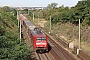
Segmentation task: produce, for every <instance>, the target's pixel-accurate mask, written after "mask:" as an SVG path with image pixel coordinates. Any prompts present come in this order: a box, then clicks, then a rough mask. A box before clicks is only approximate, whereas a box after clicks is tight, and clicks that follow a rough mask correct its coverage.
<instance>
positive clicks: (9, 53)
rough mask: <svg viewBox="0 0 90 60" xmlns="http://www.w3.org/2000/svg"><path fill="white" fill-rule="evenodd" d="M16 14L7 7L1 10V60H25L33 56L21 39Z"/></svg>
mask: <svg viewBox="0 0 90 60" xmlns="http://www.w3.org/2000/svg"><path fill="white" fill-rule="evenodd" d="M16 13H17V12H16V10H15V9H11V8H9V7H7V6H5V7H2V8H0V60H25V59H26V58H27V57H28V56H30V55H31V50H30V48H29V47H28V46H27V45H26V44H25V43H24V42H22V41H20V39H19V29H18V27H17V24H18V23H17V21H18V20H17V16H16ZM22 40H23V39H22Z"/></svg>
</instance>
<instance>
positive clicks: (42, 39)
mask: <svg viewBox="0 0 90 60" xmlns="http://www.w3.org/2000/svg"><path fill="white" fill-rule="evenodd" d="M36 40H46V38H36Z"/></svg>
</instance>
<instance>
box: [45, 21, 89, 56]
mask: <svg viewBox="0 0 90 60" xmlns="http://www.w3.org/2000/svg"><path fill="white" fill-rule="evenodd" d="M78 27H79V26H76V25H74V24H71V23H65V24H59V23H58V24H56V25H54V26H53V27H52V32H53V33H55V34H57V35H58V36H59V37H60V38H62V39H64V40H65V41H66V42H68V43H70V42H72V41H75V46H77V47H78V39H79V38H78V36H79V29H78ZM45 28H49V21H48V22H47V23H46V24H45ZM89 40H90V26H89V27H88V28H85V27H82V26H81V49H82V50H84V51H85V52H86V53H87V54H88V55H90V47H89V46H90V44H89V43H90V41H89Z"/></svg>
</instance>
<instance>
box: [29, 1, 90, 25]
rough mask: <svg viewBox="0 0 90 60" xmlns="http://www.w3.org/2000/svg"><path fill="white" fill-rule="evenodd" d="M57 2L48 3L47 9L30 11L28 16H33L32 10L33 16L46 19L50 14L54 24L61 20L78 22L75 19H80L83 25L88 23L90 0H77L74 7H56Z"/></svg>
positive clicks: (89, 18) (89, 23) (89, 21)
mask: <svg viewBox="0 0 90 60" xmlns="http://www.w3.org/2000/svg"><path fill="white" fill-rule="evenodd" d="M57 5H58V3H55V2H54V3H51V4H48V6H47V9H44V10H36V11H30V14H29V16H31V18H32V17H33V12H34V13H35V15H34V16H35V17H36V18H37V17H38V13H39V18H44V19H46V20H49V19H50V15H51V16H52V18H51V19H52V23H53V24H56V23H58V22H60V21H61V20H62V21H70V22H71V23H74V24H78V22H77V20H79V19H80V20H81V23H82V25H83V26H85V25H90V9H89V8H90V1H89V0H85V1H83V0H82V1H78V3H77V4H76V5H75V6H74V7H68V6H67V7H64V5H62V6H60V7H57Z"/></svg>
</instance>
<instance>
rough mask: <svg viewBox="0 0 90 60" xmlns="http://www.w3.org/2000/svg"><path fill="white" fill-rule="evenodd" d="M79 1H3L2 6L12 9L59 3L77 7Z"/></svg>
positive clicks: (0, 2) (0, 4)
mask: <svg viewBox="0 0 90 60" xmlns="http://www.w3.org/2000/svg"><path fill="white" fill-rule="evenodd" d="M78 1H79V0H1V1H0V6H11V7H47V6H48V4H51V3H53V2H55V3H58V6H61V5H64V6H69V7H72V6H75V5H76V4H77V3H78Z"/></svg>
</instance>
